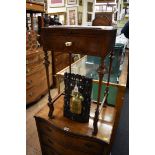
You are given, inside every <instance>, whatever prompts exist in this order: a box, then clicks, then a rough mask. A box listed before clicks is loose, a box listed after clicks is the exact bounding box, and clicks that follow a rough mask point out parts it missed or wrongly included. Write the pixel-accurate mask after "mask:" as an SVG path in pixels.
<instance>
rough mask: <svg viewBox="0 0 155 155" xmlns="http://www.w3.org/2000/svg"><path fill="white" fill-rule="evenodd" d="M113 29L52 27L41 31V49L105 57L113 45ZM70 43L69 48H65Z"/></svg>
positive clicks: (114, 32) (114, 33) (114, 34)
mask: <svg viewBox="0 0 155 155" xmlns="http://www.w3.org/2000/svg"><path fill="white" fill-rule="evenodd" d="M115 37H116V29H115V28H113V27H102V28H101V27H95V26H93V27H91V26H89V27H80V26H79V27H71V26H70V27H68V26H66V27H65V26H54V27H48V28H43V29H42V38H43V49H44V50H45V51H48V50H52V51H54V52H60V51H61V52H65V53H69V52H71V53H75V54H76V53H77V54H87V55H94V56H101V57H105V56H106V55H107V54H108V53H109V52H110V51H111V50H112V49H113V46H114V44H115ZM67 42H71V43H72V45H71V46H66V43H67Z"/></svg>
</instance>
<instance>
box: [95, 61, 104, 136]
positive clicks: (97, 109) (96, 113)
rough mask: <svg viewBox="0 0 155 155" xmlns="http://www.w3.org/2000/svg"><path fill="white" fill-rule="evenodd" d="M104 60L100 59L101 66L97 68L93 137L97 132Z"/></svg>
mask: <svg viewBox="0 0 155 155" xmlns="http://www.w3.org/2000/svg"><path fill="white" fill-rule="evenodd" d="M104 69H105V68H104V59H103V58H102V59H101V66H100V67H99V70H98V74H99V85H98V98H97V108H96V111H95V117H94V122H93V127H94V131H93V135H96V134H97V132H98V127H97V122H98V116H99V105H100V98H101V88H102V79H103V75H104Z"/></svg>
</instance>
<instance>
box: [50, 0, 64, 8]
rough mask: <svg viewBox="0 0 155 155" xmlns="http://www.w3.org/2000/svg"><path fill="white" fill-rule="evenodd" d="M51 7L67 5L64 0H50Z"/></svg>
mask: <svg viewBox="0 0 155 155" xmlns="http://www.w3.org/2000/svg"><path fill="white" fill-rule="evenodd" d="M48 1H49V4H50V7H62V6H64V5H65V3H64V0H48Z"/></svg>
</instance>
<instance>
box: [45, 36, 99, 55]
mask: <svg viewBox="0 0 155 155" xmlns="http://www.w3.org/2000/svg"><path fill="white" fill-rule="evenodd" d="M100 42H101V41H100V39H98V38H96V37H93V36H89V38H88V37H87V36H83V37H81V36H79V37H78V36H76V37H74V36H72V37H69V36H56V37H54V38H53V37H50V40H49V41H48V40H47V44H48V45H49V46H50V44H51V49H53V50H54V51H55V52H59V51H62V52H66V53H67V52H72V53H77V54H79V53H81V54H89V55H99V54H100V52H101V51H99V50H97V49H101V48H102V43H100ZM67 43H71V45H70V46H68V45H67V46H66V44H67Z"/></svg>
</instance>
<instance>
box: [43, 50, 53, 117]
mask: <svg viewBox="0 0 155 155" xmlns="http://www.w3.org/2000/svg"><path fill="white" fill-rule="evenodd" d="M44 55H45V57H44V60H45V61H44V65H45V69H46V77H47V86H48V106H49V109H50V110H49V113H48V116H49V117H50V118H53V111H54V106H53V102H52V97H51V93H50V81H49V64H50V62H49V60H48V52H47V51H44Z"/></svg>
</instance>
